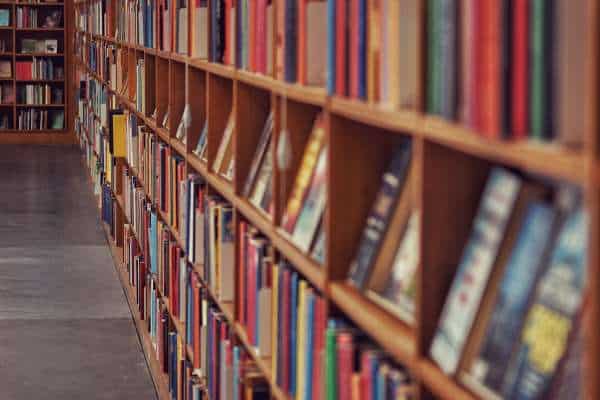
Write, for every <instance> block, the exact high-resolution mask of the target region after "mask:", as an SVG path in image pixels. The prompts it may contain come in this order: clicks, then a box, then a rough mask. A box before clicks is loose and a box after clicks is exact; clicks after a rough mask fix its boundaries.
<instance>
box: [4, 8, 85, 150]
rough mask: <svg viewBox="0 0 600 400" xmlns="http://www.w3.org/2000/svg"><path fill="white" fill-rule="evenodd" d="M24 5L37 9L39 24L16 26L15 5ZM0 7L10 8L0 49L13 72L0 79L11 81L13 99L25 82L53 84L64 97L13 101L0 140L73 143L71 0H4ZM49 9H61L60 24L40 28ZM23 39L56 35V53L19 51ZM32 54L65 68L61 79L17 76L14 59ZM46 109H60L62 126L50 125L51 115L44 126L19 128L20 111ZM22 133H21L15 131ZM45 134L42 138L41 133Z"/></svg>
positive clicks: (21, 59) (26, 58) (24, 57)
mask: <svg viewBox="0 0 600 400" xmlns="http://www.w3.org/2000/svg"><path fill="white" fill-rule="evenodd" d="M21 7H27V8H29V9H35V10H37V13H38V14H37V15H38V21H37V23H38V25H39V26H40V27H18V26H17V9H19V8H21ZM0 8H1V9H8V10H9V12H10V14H9V15H10V21H9V26H3V27H0V38H2V39H3V40H6V41H7V46H8V47H9V50H7V51H4V52H2V53H0V58H2V59H4V60H10V61H11V69H12V71H11V72H12V76H11V78H10V79H3V80H2V81H3V82H12V90H13V93H14V97H15V100H17V101H18V100H19V99H18V96H19V95H18V88H19V87H21V86H23V85H26V84H42V85H43V84H48V85H50V86H51V87H52V88H56V89H61V90H62V93H63V94H62V96H63V101H62V104H47V105H46V104H44V105H37V104H36V105H29V104H21V103H18V102H17V101H15V102H13V103H12V109H11V110H9V111H6V112H9V114H10V115H9V123H10V128H9V129H0V144H2V143H48V144H58V143H60V144H72V143H75V136H74V135H73V134H72V131H71V125H70V124H71V122H72V120H73V113H72V110H71V108H72V107H71V104H70V103H71V91H72V90H71V87H70V84H71V81H70V77H71V75H72V74H71V70H70V68H71V67H72V62H71V39H70V35H72V32H73V28H74V27H73V26H72V23H71V19H70V15H71V13H72V12H73V3H72V2H71V1H67V2H44V3H41V2H39V3H34V2H28V1H20V0H7V1H3V2H1V3H0ZM52 10H60V12H61V13H62V24H61V26H60V27H52V28H43V27H41V25H42V22H43V18H44V17H45V16H46V15H48V13H49V12H51V11H52ZM22 39H39V40H43V39H56V40H57V43H58V49H57V52H56V53H46V52H32V53H22V52H21V50H20V48H21V44H20V43H21V40H22ZM34 57H43V58H46V59H52V60H53V61H54V62H56V63H57V65H60V66H61V67H62V68H63V71H64V77H63V78H61V79H17V78H16V63H17V61H27V60H33V58H34ZM44 108H45V109H47V110H51V111H49V113H57V112H59V111H62V113H63V119H64V122H63V128H62V129H51V127H50V125H51V123H52V115H54V114H50V115H49V116H48V126H47V127H46V128H44V129H36V130H27V129H18V119H19V112H23V111H25V110H28V109H31V110H35V109H38V110H40V109H44ZM19 133H22V135H21V136H19V135H18V134H19ZM44 135H45V137H46V139H44V138H43V137H44Z"/></svg>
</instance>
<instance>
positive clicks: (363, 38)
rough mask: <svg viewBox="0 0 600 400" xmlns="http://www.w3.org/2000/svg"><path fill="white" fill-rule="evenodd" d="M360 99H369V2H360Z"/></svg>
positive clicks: (361, 0) (363, 0)
mask: <svg viewBox="0 0 600 400" xmlns="http://www.w3.org/2000/svg"><path fill="white" fill-rule="evenodd" d="M332 25H334V26H335V24H332ZM358 97H359V98H361V99H366V98H367V0H358Z"/></svg>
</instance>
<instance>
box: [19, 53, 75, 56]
mask: <svg viewBox="0 0 600 400" xmlns="http://www.w3.org/2000/svg"><path fill="white" fill-rule="evenodd" d="M64 56H65V55H64V54H63V53H15V57H64Z"/></svg>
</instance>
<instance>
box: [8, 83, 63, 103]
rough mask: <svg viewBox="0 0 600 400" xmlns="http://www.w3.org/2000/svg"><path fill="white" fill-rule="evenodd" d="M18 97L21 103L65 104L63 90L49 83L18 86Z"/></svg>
mask: <svg viewBox="0 0 600 400" xmlns="http://www.w3.org/2000/svg"><path fill="white" fill-rule="evenodd" d="M17 99H18V101H19V103H21V104H33V105H38V104H63V102H64V99H63V90H62V88H59V87H55V86H53V85H49V84H26V85H19V86H17Z"/></svg>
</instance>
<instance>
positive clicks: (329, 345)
mask: <svg viewBox="0 0 600 400" xmlns="http://www.w3.org/2000/svg"><path fill="white" fill-rule="evenodd" d="M336 357H337V345H336V323H335V321H329V326H328V327H327V332H326V333H325V362H326V368H327V370H326V371H325V372H326V380H327V400H337V382H336V376H337V362H336V361H337V359H336Z"/></svg>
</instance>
